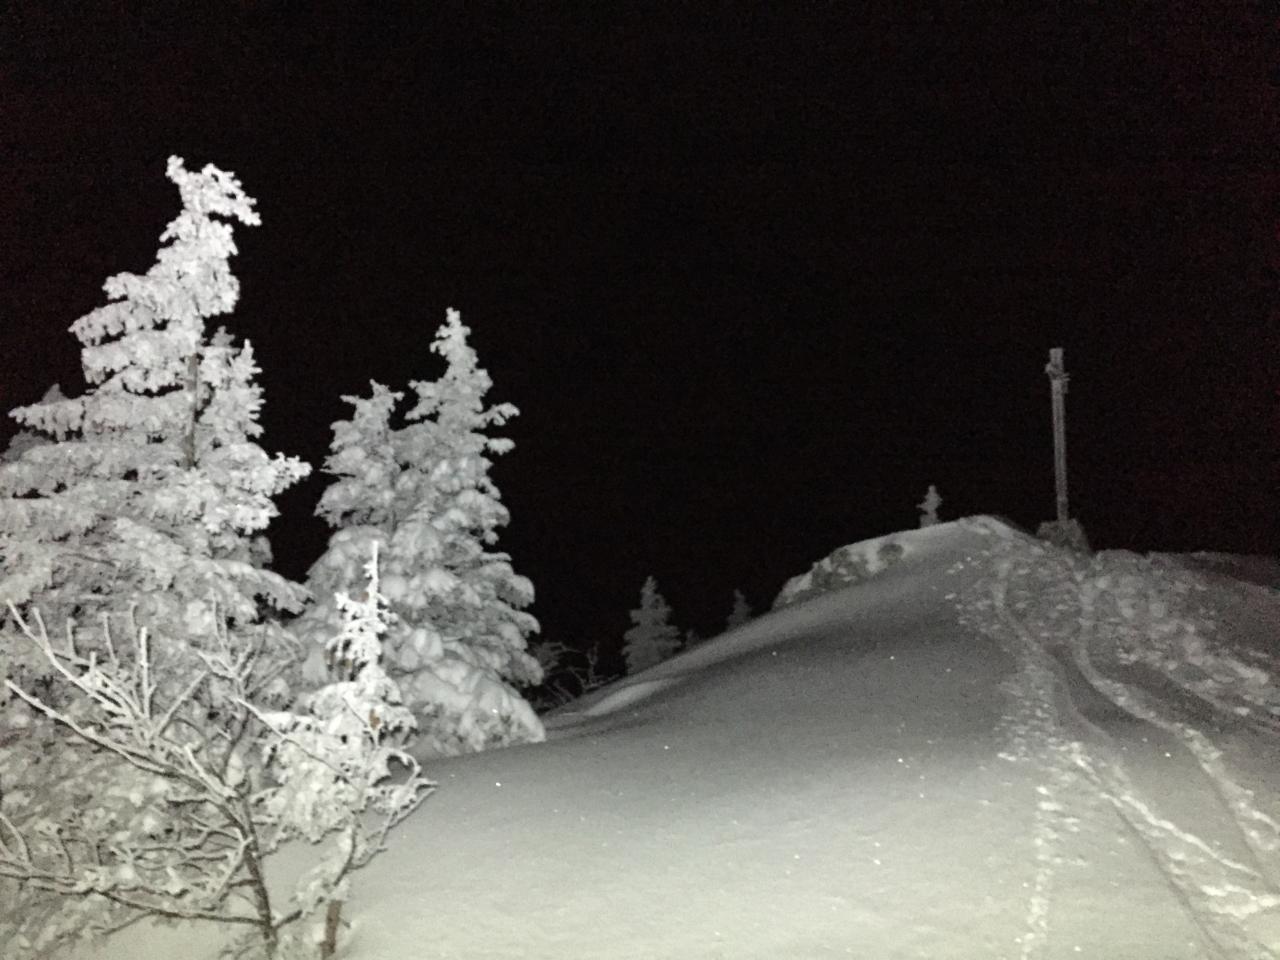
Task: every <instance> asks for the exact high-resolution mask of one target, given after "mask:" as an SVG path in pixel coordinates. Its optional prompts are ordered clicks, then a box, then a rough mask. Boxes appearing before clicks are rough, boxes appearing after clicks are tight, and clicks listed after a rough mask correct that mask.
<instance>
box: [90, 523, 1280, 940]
mask: <svg viewBox="0 0 1280 960" xmlns="http://www.w3.org/2000/svg"><path fill="white" fill-rule="evenodd" d="M893 539H894V543H895V544H896V545H897V547H896V549H895V551H894V553H895V556H894V562H893V563H891V564H885V565H884V566H883V567H882V568H879V569H877V570H875V571H872V573H873V575H868V576H865V577H860V578H859V582H856V583H854V584H853V585H852V586H849V587H846V588H844V589H834V590H828V591H827V592H821V591H811V592H809V594H808V596H807V598H798V602H795V603H793V604H791V605H788V606H785V607H784V608H782V609H779V610H776V611H775V612H773V613H769V614H766V615H764V616H761V617H759V618H758V619H756V620H754V621H752V622H750V623H748V624H746V625H745V626H743V627H741V628H739V629H738V630H736V631H733V632H731V633H728V634H725V635H723V636H721V637H719V638H716V639H714V640H711V641H708V642H706V643H704V644H702V645H700V646H698V647H696V648H694V649H692V650H690V651H688V652H687V653H685V654H682V655H680V656H677V657H675V658H673V659H671V660H668V661H666V662H665V663H662V664H660V665H658V666H657V667H655V668H653V669H651V670H649V671H646V672H644V673H641V674H639V675H637V676H634V677H630V678H627V679H626V680H624V681H622V682H620V683H617V684H614V685H613V686H611V687H608V688H605V689H603V690H600V691H597V692H596V693H595V694H593V695H592V696H590V697H588V698H585V699H584V700H581V701H579V702H577V703H574V704H570V705H568V706H567V707H565V708H563V709H561V710H560V711H558V712H557V713H556V714H555V715H554V716H552V717H550V718H548V741H547V742H546V743H542V744H537V745H532V746H525V747H516V748H511V749H506V750H499V751H491V752H488V753H483V754H478V755H474V756H469V757H463V758H457V759H451V760H448V761H433V762H432V763H431V765H430V768H429V769H428V771H427V772H428V773H429V774H430V775H432V776H433V777H434V778H435V779H437V780H438V781H439V785H440V786H439V790H438V792H437V793H436V794H435V795H434V796H432V797H431V798H430V799H429V800H428V802H427V803H426V804H425V805H424V806H423V807H422V808H421V809H420V810H419V811H418V812H417V813H416V814H415V815H414V817H413V818H412V819H411V820H410V821H409V822H408V823H407V824H406V825H405V826H404V827H403V828H402V829H401V831H400V832H399V833H398V834H397V835H395V836H393V838H392V841H391V849H390V850H389V851H388V852H387V853H386V854H384V855H383V856H382V857H381V858H380V859H378V860H375V861H374V863H373V865H372V866H371V867H370V868H369V869H368V870H367V871H366V872H365V873H364V874H363V875H362V876H360V877H359V879H358V880H357V883H356V887H355V894H354V899H353V902H352V903H351V904H350V905H349V907H348V910H347V915H348V916H349V917H350V919H351V921H352V925H351V928H350V930H349V932H348V936H347V938H346V941H345V944H344V947H343V951H344V954H343V955H344V956H346V957H350V958H353V960H354V958H360V960H375V958H376V960H436V958H440V960H443V958H456V960H486V958H492V960H499V958H527V960H551V958H584V960H587V958H590V960H625V958H635V960H640V958H644V960H660V958H681V960H699V958H706V960H712V958H723V960H765V958H768V960H776V958H797V960H806V958H825V957H857V958H862V960H896V958H917V957H919V958H975V960H976V958H983V960H997V958H1009V960H1013V958H1019V960H1024V958H1025V960H1032V958H1034V960H1056V958H1068V957H1071V958H1075V957H1094V958H1106V960H1174V958H1193V957H1195V958H1198V957H1215V956H1220V957H1227V958H1230V960H1241V958H1246V957H1248V958H1263V957H1269V956H1275V955H1276V954H1275V951H1276V950H1277V949H1280V923H1277V920H1280V896H1278V895H1277V894H1278V893H1280V886H1277V884H1278V882H1280V826H1278V825H1277V822H1276V820H1275V819H1272V818H1276V817H1280V774H1278V773H1277V771H1280V766H1278V765H1277V760H1280V751H1277V744H1278V743H1280V737H1277V728H1278V726H1280V700H1277V699H1276V698H1277V694H1276V693H1275V692H1274V685H1273V684H1272V679H1273V677H1274V676H1275V670H1274V667H1275V662H1274V660H1273V659H1272V658H1271V656H1269V655H1268V654H1267V653H1266V652H1265V649H1264V647H1265V645H1266V644H1267V643H1268V642H1270V641H1271V640H1272V639H1273V637H1274V628H1275V627H1276V625H1277V624H1278V623H1280V615H1277V611H1280V603H1278V602H1277V594H1276V592H1275V591H1273V590H1268V589H1267V588H1265V587H1259V586H1251V587H1250V588H1249V589H1248V590H1243V589H1241V590H1233V589H1230V588H1229V587H1228V586H1224V585H1222V584H1218V585H1210V586H1207V587H1205V586H1204V585H1203V584H1201V583H1200V582H1199V581H1197V580H1196V579H1195V578H1194V577H1193V576H1192V575H1191V574H1189V573H1188V572H1187V571H1186V569H1185V567H1184V566H1182V565H1180V564H1178V563H1174V562H1172V561H1161V560H1155V561H1148V560H1143V559H1141V558H1137V557H1133V556H1131V555H1102V556H1100V557H1098V558H1094V559H1088V558H1073V557H1072V556H1070V555H1068V554H1064V553H1061V552H1059V551H1057V550H1055V549H1053V548H1049V547H1046V546H1044V545H1042V544H1039V543H1037V542H1035V541H1033V540H1031V539H1030V538H1028V537H1026V536H1025V535H1024V534H1022V533H1019V532H1017V531H1014V530H1013V529H1011V528H1009V527H1008V526H1006V525H1004V524H1002V523H1000V522H998V521H995V520H992V519H989V518H974V519H969V520H964V521H957V522H955V523H949V524H942V525H939V526H936V527H931V528H927V529H924V530H919V531H909V532H906V533H902V534H897V535H895V536H894V538H893ZM878 551H879V547H876V553H877V554H878ZM850 552H851V554H853V553H865V552H866V551H865V550H852V551H850ZM1224 582H1225V581H1224ZM1233 582H1234V581H1233ZM828 586H831V585H830V584H828ZM1201 607H1205V608H1213V609H1215V610H1216V612H1215V614H1214V617H1216V618H1217V621H1218V623H1219V626H1218V628H1217V629H1213V628H1212V618H1210V617H1209V616H1207V615H1206V613H1204V612H1203V611H1202V610H1201ZM289 866H290V865H289V864H287V863H283V864H279V865H278V867H279V869H280V870H281V872H282V873H283V872H287V870H288V868H289ZM204 936H205V934H204V933H202V932H199V931H195V930H190V929H188V930H183V931H178V932H174V931H150V930H141V929H134V930H129V931H126V932H125V933H124V934H122V935H121V936H120V937H119V938H118V942H116V943H114V944H112V945H110V946H109V947H107V948H104V949H103V950H101V951H97V952H96V953H95V955H96V956H100V957H104V958H110V960H114V958H119V960H125V958H128V960H134V958H141V957H150V956H155V957H172V956H183V957H192V958H196V957H199V956H201V954H200V952H199V950H198V949H197V948H196V946H195V944H198V943H203V942H204V940H203V939H202V938H203V937H204ZM174 951H177V952H174ZM209 951H210V952H211V951H212V947H210V948H209Z"/></svg>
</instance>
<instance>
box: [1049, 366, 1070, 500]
mask: <svg viewBox="0 0 1280 960" xmlns="http://www.w3.org/2000/svg"><path fill="white" fill-rule="evenodd" d="M1044 370H1045V373H1047V374H1049V389H1050V390H1051V391H1052V394H1053V477H1054V482H1055V485H1056V488H1057V494H1058V522H1059V523H1066V522H1067V520H1068V519H1069V518H1070V511H1069V510H1068V506H1067V381H1068V380H1069V379H1070V377H1068V376H1067V371H1066V367H1065V366H1064V363H1063V359H1062V348H1061V347H1054V348H1053V349H1052V350H1050V351H1049V364H1048V366H1046V367H1045V368H1044Z"/></svg>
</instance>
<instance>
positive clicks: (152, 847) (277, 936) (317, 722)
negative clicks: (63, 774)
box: [0, 556, 432, 957]
mask: <svg viewBox="0 0 1280 960" xmlns="http://www.w3.org/2000/svg"><path fill="white" fill-rule="evenodd" d="M337 602H338V605H339V607H340V609H341V610H342V614H343V621H344V622H343V625H342V629H341V630H340V631H339V632H338V633H337V635H336V636H334V637H333V638H331V639H330V642H329V648H330V651H331V652H332V655H333V657H334V659H335V661H338V662H340V663H341V664H342V674H343V676H342V679H340V680H338V681H336V682H334V683H331V684H328V685H327V686H324V687H322V688H321V689H320V690H318V691H316V692H315V693H314V694H312V695H311V696H310V697H308V698H307V699H306V701H305V702H304V705H303V707H302V708H301V709H300V710H299V711H297V712H281V711H277V710H274V709H273V708H272V700H273V698H272V697H271V695H270V692H269V691H270V686H271V682H272V680H273V678H274V677H275V676H276V675H277V673H278V672H279V670H280V669H281V668H282V667H283V666H286V665H287V656H288V653H287V651H284V650H282V649H281V648H279V647H278V646H276V645H274V644H272V643H270V642H267V641H265V638H263V637H259V638H257V639H258V641H259V642H257V643H256V644H254V645H252V646H245V645H243V644H241V643H239V642H238V641H237V639H236V637H235V636H234V635H233V634H232V633H231V632H230V631H229V630H227V629H226V628H225V627H226V625H225V623H224V624H223V625H222V628H221V629H219V630H218V631H217V633H216V635H215V637H214V641H213V642H212V643H209V644H207V645H206V646H205V648H204V649H202V650H200V651H199V653H198V654H197V655H195V656H194V657H193V656H192V655H191V650H190V648H189V647H186V646H184V645H181V644H173V643H169V642H166V638H163V637H155V636H153V635H152V634H150V633H149V631H148V630H147V628H146V627H138V628H136V631H135V633H134V634H133V636H132V637H131V640H130V642H128V643H121V642H118V641H116V640H113V639H112V636H111V633H110V622H109V621H108V622H107V623H106V624H105V625H104V630H106V631H107V632H106V634H105V636H104V637H103V642H102V649H103V651H104V653H105V656H102V657H98V656H96V655H94V654H86V653H84V652H83V651H81V650H80V649H79V648H78V647H77V645H76V643H75V636H74V632H73V631H68V637H67V640H66V641H65V643H63V644H58V645H55V643H54V642H53V641H52V640H51V639H50V637H49V635H48V633H47V631H46V630H45V626H44V621H43V620H42V619H40V617H39V614H38V612H36V613H32V614H31V615H30V616H29V617H24V616H23V615H22V614H19V613H18V611H17V610H16V608H11V611H12V614H13V618H14V621H15V623H16V625H17V626H18V627H19V628H20V629H21V631H22V632H23V634H24V635H25V637H26V639H27V640H28V641H29V642H30V643H31V645H32V646H33V647H34V648H35V649H36V650H37V651H38V652H39V654H40V655H41V656H43V657H44V658H45V659H46V661H47V662H48V664H49V666H50V669H51V671H52V672H53V674H54V677H55V683H56V684H57V685H58V686H59V687H60V688H62V689H60V690H59V695H58V696H57V697H50V698H45V697H42V696H40V695H38V694H36V693H34V692H33V691H31V690H29V689H24V688H22V687H20V686H19V685H17V684H15V683H14V682H13V681H7V686H8V688H9V690H10V692H11V693H13V694H14V695H16V696H17V697H19V698H20V699H21V700H22V701H23V702H24V703H26V704H27V705H28V706H29V707H31V708H32V709H33V710H36V711H38V712H39V713H41V714H43V715H44V716H47V717H48V718H49V719H51V720H52V721H54V722H56V723H58V724H59V725H60V726H62V727H64V728H65V729H66V730H67V731H68V732H69V733H70V734H71V736H72V738H73V740H74V741H75V742H77V743H78V744H79V745H81V746H83V747H85V748H87V751H88V753H89V755H90V756H93V757H95V758H96V759H97V761H98V769H99V770H102V769H104V767H105V772H107V773H108V774H109V775H108V776H107V777H106V779H105V783H106V789H102V786H101V784H99V785H98V790H97V793H96V795H95V797H94V801H93V802H92V803H90V804H87V805H85V806H84V807H83V808H77V807H67V806H63V807H60V808H56V809H53V810H49V811H47V812H46V813H45V814H44V815H43V816H42V817H41V818H40V819H39V820H37V821H35V822H31V821H28V822H27V823H25V824H24V823H22V822H21V821H20V820H18V819H15V818H12V817H10V816H7V815H6V814H5V813H4V812H3V811H0V877H3V878H5V879H6V880H7V881H10V883H11V885H13V886H14V887H15V888H16V889H17V890H19V891H21V892H22V893H23V894H24V897H23V899H30V898H29V897H26V896H25V895H26V894H28V893H29V892H30V891H32V890H37V891H41V892H44V893H45V894H48V895H52V896H51V897H50V896H46V897H45V900H44V902H43V903H40V902H37V903H38V906H39V909H38V910H37V911H35V912H34V913H27V912H26V911H16V910H15V911H13V912H12V915H10V916H8V917H5V918H4V920H3V921H2V922H0V931H2V932H4V933H5V934H7V936H6V937H5V942H6V943H7V944H9V945H10V949H12V950H13V951H14V955H15V956H16V955H20V954H31V955H37V954H39V953H41V952H43V951H44V950H46V949H48V948H50V947H54V946H57V945H60V944H63V943H66V942H68V941H72V940H84V939H89V938H93V937H100V936H103V935H107V934H109V933H111V932H112V931H113V930H117V929H120V928H121V927H123V926H125V925H127V924H129V923H132V922H134V921H135V920H137V919H141V918H144V917H149V918H152V919H155V920H159V921H182V920H202V921H213V922H215V923H220V924H223V925H224V927H225V928H227V932H228V936H229V946H228V948H227V951H226V953H227V954H228V955H232V956H237V957H247V956H262V955H265V956H267V957H276V956H282V955H287V956H301V955H303V954H304V952H305V953H306V955H310V956H314V955H315V943H316V942H320V943H321V944H322V947H321V956H332V953H333V946H334V941H335V937H336V932H337V924H338V917H339V911H340V905H341V903H342V902H343V901H345V900H346V898H347V895H348V888H349V883H350V878H351V874H352V873H353V872H354V871H356V870H358V869H360V868H361V867H363V866H364V865H366V864H367V863H368V862H369V861H370V860H371V859H372V858H373V856H374V855H376V854H377V853H378V851H379V850H381V849H383V843H384V840H385V838H386V836H387V833H388V832H389V831H390V830H391V829H392V828H393V827H394V826H395V825H396V824H397V823H399V822H400V821H401V820H403V819H404V818H405V817H406V816H407V815H408V814H409V813H410V812H411V811H412V810H413V809H414V808H415V807H417V805H418V804H419V803H420V802H421V801H422V800H423V799H424V798H425V797H426V795H427V794H428V793H429V792H430V790H431V789H432V784H430V783H429V782H428V781H426V780H425V779H423V778H422V777H421V775H420V771H419V768H418V765H417V763H416V762H415V761H414V760H413V758H412V757H410V756H409V755H408V754H406V753H404V752H403V750H401V749H400V747H399V743H400V741H401V740H402V739H403V737H404V736H405V734H407V732H408V731H410V730H411V729H412V727H413V718H412V716H411V715H410V714H409V712H408V711H407V710H405V709H404V707H403V706H401V704H400V697H399V692H398V691H397V690H396V687H395V684H394V683H393V682H392V681H391V680H390V679H388V677H387V676H386V674H385V673H384V672H383V670H382V669H381V666H380V663H379V661H380V658H381V653H382V650H381V641H380V637H381V635H382V634H383V633H384V632H385V630H386V625H387V621H388V614H387V612H386V609H385V598H383V597H382V596H381V594H380V593H379V591H378V576H377V559H376V556H375V557H374V559H373V560H372V561H371V562H370V564H369V583H368V589H367V590H366V591H365V593H364V596H363V598H362V599H360V600H352V599H350V598H348V597H345V596H341V597H339V598H337ZM264 694H265V696H264ZM55 703H64V704H67V706H65V707H58V706H55V705H54V704H55ZM295 839H303V840H307V841H310V842H311V843H313V844H323V846H322V849H321V851H320V855H319V862H318V863H317V864H316V865H315V866H314V867H312V868H311V869H309V870H307V871H306V872H305V873H304V874H303V875H302V876H301V877H300V878H298V879H297V881H296V883H295V885H294V887H293V890H292V893H289V894H281V893H280V892H279V890H278V888H277V890H276V891H275V892H274V893H273V892H272V890H270V889H269V888H268V886H267V883H266V881H265V874H264V861H265V858H267V857H268V856H269V855H271V854H272V853H274V852H275V851H276V850H278V849H279V848H280V846H281V845H282V844H284V843H286V842H288V841H291V840H295ZM51 900H52V902H53V903H54V904H55V905H56V906H53V907H51V906H50V901H51ZM7 905H8V904H7ZM322 908H324V909H323V913H324V917H323V920H322V919H321V917H320V914H321V912H322ZM321 924H323V926H321ZM3 927H8V928H9V929H8V930H3ZM308 927H309V928H310V929H308ZM9 955H10V954H9V953H7V952H6V956H9Z"/></svg>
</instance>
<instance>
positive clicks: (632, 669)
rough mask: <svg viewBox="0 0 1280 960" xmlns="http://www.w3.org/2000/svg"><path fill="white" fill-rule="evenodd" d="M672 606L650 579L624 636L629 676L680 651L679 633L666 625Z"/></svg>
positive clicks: (642, 591)
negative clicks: (629, 627)
mask: <svg viewBox="0 0 1280 960" xmlns="http://www.w3.org/2000/svg"><path fill="white" fill-rule="evenodd" d="M670 616H671V607H670V606H668V605H667V601H666V600H664V599H663V598H662V594H660V593H659V592H658V581H657V580H655V579H654V578H653V577H649V578H648V579H647V580H645V582H644V586H643V587H642V588H641V590H640V606H639V607H638V608H636V609H635V610H632V611H631V622H632V624H633V626H632V627H631V629H630V630H628V631H627V632H626V633H625V634H623V637H622V639H623V645H622V655H623V657H624V658H626V661H627V673H628V674H633V673H639V672H640V671H641V670H647V669H648V668H649V667H652V666H654V665H656V664H659V663H661V662H662V661H663V660H666V659H667V658H668V657H670V656H671V655H672V654H673V653H675V652H676V651H677V650H679V649H680V631H679V630H678V629H676V627H675V626H673V625H672V624H670V623H668V622H667V618H668V617H670Z"/></svg>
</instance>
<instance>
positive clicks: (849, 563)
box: [773, 517, 1017, 610]
mask: <svg viewBox="0 0 1280 960" xmlns="http://www.w3.org/2000/svg"><path fill="white" fill-rule="evenodd" d="M960 531H968V532H974V531H979V532H982V533H984V534H991V533H1000V534H1002V535H1006V536H1012V535H1017V534H1016V533H1015V531H1014V530H1013V529H1012V528H1011V527H1009V525H1008V524H1006V523H1004V522H1003V521H1001V520H997V519H995V518H994V517H970V518H967V519H964V520H954V521H952V522H950V523H939V524H934V525H932V526H929V527H922V528H920V529H918V530H906V531H902V532H900V533H890V534H886V535H885V536H882V537H875V538H873V539H871V540H863V541H860V542H858V543H851V544H848V545H847V546H843V547H840V548H839V549H838V550H835V551H833V552H832V553H830V554H829V555H827V556H826V557H824V558H823V559H821V560H819V561H818V562H817V563H815V564H814V565H813V566H812V567H811V568H810V569H809V570H808V572H806V573H803V574H801V575H800V576H798V577H792V578H791V579H790V580H788V581H787V582H786V583H785V584H784V585H783V587H782V591H781V592H780V593H779V594H778V597H777V599H776V600H774V601H773V609H774V610H781V609H783V608H785V607H789V606H791V605H792V604H795V603H800V602H801V601H804V600H809V599H811V598H813V597H816V596H822V595H823V594H826V593H831V592H832V591H834V590H841V589H843V588H845V587H848V586H851V585H853V584H857V583H864V582H866V581H867V580H870V579H872V578H873V577H877V576H879V575H880V574H882V573H884V571H886V570H888V569H889V568H890V567H892V566H894V565H896V564H898V563H900V562H901V561H902V560H904V559H905V558H907V557H909V556H912V555H913V554H917V553H921V552H924V553H928V552H929V551H931V550H935V549H937V548H938V547H939V546H942V545H945V544H947V543H948V542H949V541H950V540H952V539H953V538H954V537H955V536H956V535H957V533H958V532H960Z"/></svg>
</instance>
